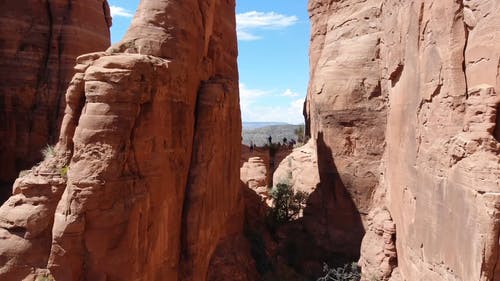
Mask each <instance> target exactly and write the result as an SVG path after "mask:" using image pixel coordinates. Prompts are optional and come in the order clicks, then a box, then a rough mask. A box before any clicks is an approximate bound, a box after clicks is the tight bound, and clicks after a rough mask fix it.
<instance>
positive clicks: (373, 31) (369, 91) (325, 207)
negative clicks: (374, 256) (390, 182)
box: [305, 0, 387, 259]
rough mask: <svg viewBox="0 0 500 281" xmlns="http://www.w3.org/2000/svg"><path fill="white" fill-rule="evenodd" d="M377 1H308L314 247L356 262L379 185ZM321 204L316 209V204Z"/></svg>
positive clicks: (381, 100) (381, 122)
mask: <svg viewBox="0 0 500 281" xmlns="http://www.w3.org/2000/svg"><path fill="white" fill-rule="evenodd" d="M380 13H381V3H380V1H374V0H373V1H372V0H368V1H333V2H332V1H323V0H315V1H309V14H310V17H311V22H312V31H311V46H310V73H311V78H310V79H311V80H310V82H309V90H308V94H307V100H306V105H305V113H306V127H307V129H308V131H309V134H310V135H311V138H312V139H313V141H314V142H316V143H315V147H316V150H317V155H318V170H319V180H320V181H319V183H318V187H317V188H316V190H315V192H314V193H312V194H311V197H310V200H313V201H315V202H318V203H319V204H308V207H307V208H306V210H305V216H307V213H308V212H310V213H311V214H314V215H315V216H316V217H315V219H314V221H315V222H316V223H315V224H314V225H311V226H310V228H311V231H313V233H315V235H314V236H313V237H314V238H312V239H315V240H317V241H320V243H319V245H322V246H323V247H325V249H328V251H329V252H331V253H333V252H336V254H337V255H347V256H351V257H352V258H354V259H355V258H356V257H357V256H358V255H359V247H360V245H361V239H362V237H363V235H364V227H363V224H364V223H366V215H367V214H368V212H369V210H370V206H371V200H372V195H373V193H374V191H375V190H376V188H377V186H378V185H379V174H380V172H379V166H380V161H381V158H382V154H383V148H384V136H385V122H386V107H387V106H386V103H385V97H384V96H383V95H382V94H381V89H380V71H381V69H380V57H379V53H380V38H381V35H382V34H381V28H380V20H381V19H380ZM320 202H321V203H320Z"/></svg>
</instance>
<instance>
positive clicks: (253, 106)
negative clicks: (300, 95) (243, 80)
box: [240, 84, 304, 124]
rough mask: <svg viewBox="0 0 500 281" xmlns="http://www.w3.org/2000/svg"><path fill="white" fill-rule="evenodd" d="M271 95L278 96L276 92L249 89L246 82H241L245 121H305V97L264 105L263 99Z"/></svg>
mask: <svg viewBox="0 0 500 281" xmlns="http://www.w3.org/2000/svg"><path fill="white" fill-rule="evenodd" d="M286 92H287V91H285V93H286ZM290 92H291V91H290ZM271 96H276V94H275V92H273V91H265V90H258V89H249V88H247V87H246V86H245V84H240V107H241V117H242V119H243V121H247V122H286V123H290V124H302V123H304V118H303V116H302V107H303V104H304V99H294V100H292V101H289V100H288V101H287V102H284V103H283V105H263V103H262V101H263V100H265V99H266V98H270V97H271ZM259 101H260V102H259Z"/></svg>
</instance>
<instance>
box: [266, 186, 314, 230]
mask: <svg viewBox="0 0 500 281" xmlns="http://www.w3.org/2000/svg"><path fill="white" fill-rule="evenodd" d="M307 197H308V194H307V193H306V192H303V191H297V192H295V193H294V191H293V188H292V186H291V185H290V184H289V183H278V184H277V185H276V186H275V187H274V188H273V189H272V190H271V198H272V199H273V206H272V209H271V211H270V220H271V222H272V224H273V225H275V226H278V225H281V224H284V223H286V222H289V221H290V220H292V219H294V218H298V217H299V216H300V214H301V212H302V210H303V209H304V207H305V205H306V201H307Z"/></svg>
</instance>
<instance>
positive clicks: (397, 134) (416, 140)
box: [305, 0, 500, 281]
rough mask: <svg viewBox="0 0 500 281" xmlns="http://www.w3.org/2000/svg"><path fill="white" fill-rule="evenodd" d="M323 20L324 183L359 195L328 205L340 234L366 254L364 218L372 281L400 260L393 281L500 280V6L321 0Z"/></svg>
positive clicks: (310, 105) (316, 39) (310, 104)
mask: <svg viewBox="0 0 500 281" xmlns="http://www.w3.org/2000/svg"><path fill="white" fill-rule="evenodd" d="M309 12H310V16H311V21H312V27H313V29H312V39H311V40H312V41H311V49H310V54H311V81H310V86H309V92H308V96H307V102H306V107H305V112H306V120H307V125H308V128H309V132H310V133H311V136H312V138H313V139H314V140H316V144H317V153H318V165H319V171H320V184H319V185H318V186H319V187H321V186H322V185H325V184H326V186H327V187H328V188H327V189H326V190H330V191H331V192H332V194H335V192H339V191H345V192H346V193H344V194H346V195H345V196H344V197H342V196H337V197H335V196H332V197H331V198H329V199H328V200H327V201H328V202H330V203H329V205H328V206H332V211H331V213H332V214H335V213H338V214H345V215H337V216H335V215H328V216H327V217H326V221H327V222H328V224H329V225H330V226H331V228H332V231H331V233H335V235H337V236H338V237H336V238H337V241H339V239H340V241H344V240H345V241H347V242H348V243H350V244H349V245H350V247H352V246H356V245H357V244H356V243H358V241H360V240H359V239H360V231H359V228H357V227H356V226H352V225H351V226H350V225H348V224H346V223H345V222H346V221H349V220H348V218H349V217H350V216H351V217H352V216H354V217H355V216H359V217H360V218H361V221H362V224H363V229H365V230H366V231H369V232H370V233H368V234H367V235H366V237H365V239H367V240H366V241H364V242H363V247H362V254H363V256H362V259H361V264H362V266H363V267H364V268H363V271H364V272H363V273H364V278H366V279H367V280H370V279H369V278H372V277H378V278H383V280H386V279H387V278H388V276H389V275H390V271H391V270H392V268H393V267H394V266H396V265H397V266H398V269H397V272H398V274H394V276H393V279H392V280H411V281H413V280H500V275H499V273H498V272H497V271H498V268H499V267H498V266H497V264H498V261H499V257H498V255H499V243H498V237H499V232H500V223H499V209H500V208H499V205H500V197H499V194H500V193H499V192H500V184H499V180H498V179H499V178H500V156H499V155H500V144H499V139H500V137H499V128H500V122H499V120H500V118H499V114H498V108H499V104H500V96H499V90H500V89H499V87H500V84H499V83H500V80H499V77H500V68H499V61H500V59H499V58H500V47H499V46H500V45H499V44H498V43H499V42H500V31H499V29H498V28H497V27H498V26H499V21H500V14H499V13H500V3H499V2H498V1H494V0H492V1H437V0H435V1H432V0H407V1H392V0H385V1H354V0H344V1H333V2H332V1H321V0H317V1H314V0H313V1H310V2H309ZM322 166H323V167H326V169H325V168H322ZM342 187H345V189H344V188H342ZM338 194H339V193H337V195H338ZM339 198H340V199H339ZM342 198H344V199H342ZM349 200H352V204H351V205H350V207H349V208H346V207H345V206H346V204H347V203H349ZM342 202H347V203H346V204H342ZM308 208H313V206H311V207H308ZM318 208H319V207H318ZM306 211H307V208H306ZM387 211H388V212H389V213H387ZM367 214H370V215H368V216H366V215H367ZM380 214H383V216H382V215H380ZM339 216H341V217H342V218H341V219H340V218H339ZM393 223H394V224H395V228H396V229H395V230H396V233H395V235H394V236H393V237H391V235H392V234H390V233H392V231H393V230H392V228H393V227H392V224H393ZM381 230H382V231H381ZM386 230H387V231H386ZM372 232H374V233H372ZM341 233H344V234H346V235H340V234H341ZM348 233H350V234H351V235H349V236H348V235H347V234H348ZM386 233H389V234H387V235H389V236H387V235H386ZM361 235H362V234H361ZM330 236H331V237H335V236H332V235H330ZM377 237H378V238H377ZM342 239H344V240H342ZM394 239H395V240H396V242H395V243H396V250H397V263H394V262H391V261H390V260H388V259H387V258H388V257H390V258H391V259H394V257H395V255H394V251H393V249H392V248H393V246H392V245H393V243H394ZM370 241H374V242H373V243H372V245H370ZM377 245H378V246H377ZM384 245H385V246H384ZM370 247H372V249H370ZM373 247H375V248H376V247H379V248H380V249H378V250H377V249H373ZM384 247H386V248H385V249H384ZM339 249H342V248H341V247H340V248H339ZM351 249H352V248H351ZM385 251H387V253H389V256H387V255H386V254H385V253H386V252H385ZM384 256H385V257H384ZM378 274H380V275H383V276H380V275H378ZM377 275H378V276H377ZM398 276H399V277H398Z"/></svg>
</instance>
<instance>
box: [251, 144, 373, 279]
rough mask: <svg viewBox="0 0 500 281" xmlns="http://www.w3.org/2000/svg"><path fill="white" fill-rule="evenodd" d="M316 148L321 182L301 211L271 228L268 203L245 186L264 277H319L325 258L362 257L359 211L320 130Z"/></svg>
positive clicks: (338, 262)
mask: <svg viewBox="0 0 500 281" xmlns="http://www.w3.org/2000/svg"><path fill="white" fill-rule="evenodd" d="M317 150H318V151H317V152H318V155H321V157H318V159H319V160H318V166H319V171H320V183H319V184H318V185H317V187H316V189H315V190H314V191H313V192H312V193H311V194H310V195H309V198H308V200H307V205H306V207H305V209H304V216H303V217H301V218H299V219H296V220H292V221H290V222H288V223H285V224H283V225H280V226H278V227H276V228H273V227H272V226H270V225H269V220H268V218H267V217H268V214H269V209H270V208H269V207H268V206H267V205H266V204H265V203H264V202H263V201H262V200H261V198H260V197H259V196H258V195H257V194H256V193H255V192H254V191H252V190H251V189H249V188H247V187H244V191H243V192H244V195H245V205H246V212H245V234H246V237H247V239H248V240H249V242H250V244H251V252H252V256H253V258H254V259H255V262H256V266H257V269H258V271H259V273H260V274H261V275H262V277H263V280H290V281H292V280H317V278H318V277H320V276H322V274H323V265H324V263H326V264H328V265H329V266H330V267H338V266H342V265H344V264H346V263H351V262H356V261H357V260H358V259H359V252H360V247H361V240H362V238H363V236H364V233H365V231H364V228H363V224H362V222H361V217H360V215H359V212H358V210H357V208H356V205H355V204H354V202H353V200H352V198H351V196H350V194H349V192H348V191H347V189H346V187H345V185H344V183H343V182H342V180H341V178H340V175H339V173H338V171H337V169H336V166H335V163H334V162H333V160H332V159H333V158H332V152H331V150H330V148H329V147H328V146H327V145H326V144H325V142H324V139H323V135H322V134H320V135H319V137H318V140H317ZM241 184H242V186H244V184H243V183H241Z"/></svg>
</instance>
